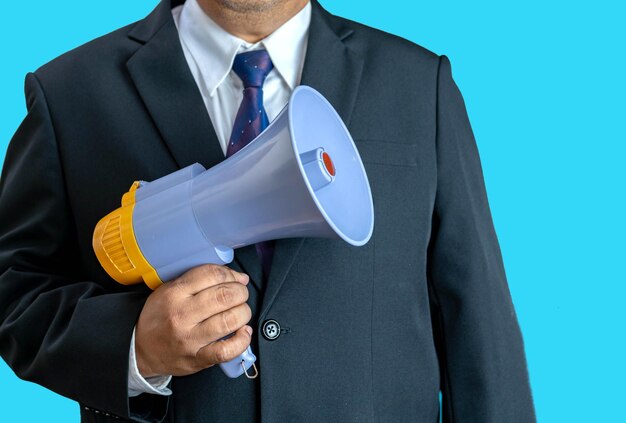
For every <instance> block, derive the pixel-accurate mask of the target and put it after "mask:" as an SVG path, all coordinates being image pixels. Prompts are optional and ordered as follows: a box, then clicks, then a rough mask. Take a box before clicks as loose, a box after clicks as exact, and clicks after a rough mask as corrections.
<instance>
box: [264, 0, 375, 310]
mask: <svg viewBox="0 0 626 423" xmlns="http://www.w3.org/2000/svg"><path fill="white" fill-rule="evenodd" d="M311 3H312V6H313V8H312V13H311V25H310V27H309V41H308V46H307V53H306V57H305V61H304V69H303V71H302V81H301V83H302V85H308V86H311V87H313V88H315V89H316V90H318V91H319V92H320V93H321V94H322V95H324V97H326V99H328V101H329V102H330V103H331V104H332V105H333V107H335V109H336V110H337V112H338V113H339V115H340V116H341V118H342V119H343V121H344V122H345V123H346V126H348V125H349V122H350V116H351V113H352V109H353V108H354V103H355V100H356V95H357V92H358V87H359V82H360V79H361V72H362V69H363V60H362V59H361V57H360V56H358V55H357V54H356V53H355V52H353V51H352V50H350V49H349V48H348V47H346V45H345V44H344V43H343V40H344V39H346V38H347V37H349V36H350V35H351V34H352V32H353V31H352V30H351V29H347V28H341V27H335V21H334V20H333V17H332V16H331V15H330V14H329V13H328V12H326V11H325V10H324V9H323V8H322V7H321V6H320V5H319V3H317V1H315V0H313V1H312V2H311ZM303 244H305V242H304V239H303V238H290V239H279V240H277V241H276V246H275V252H274V259H273V262H272V268H271V271H270V274H269V277H268V281H267V286H266V287H265V294H264V297H263V305H262V311H261V314H260V317H259V319H260V320H262V319H264V318H265V316H266V314H267V312H268V310H269V308H270V307H271V306H272V304H273V303H274V300H275V299H276V297H277V294H278V292H279V291H280V288H281V287H282V285H283V283H284V282H285V279H286V278H287V275H288V273H289V270H290V269H291V267H292V266H293V264H294V263H295V262H296V260H297V259H298V258H299V257H298V255H299V253H301V251H302V250H303V248H302V247H303ZM302 259H306V257H304V258H302Z"/></svg>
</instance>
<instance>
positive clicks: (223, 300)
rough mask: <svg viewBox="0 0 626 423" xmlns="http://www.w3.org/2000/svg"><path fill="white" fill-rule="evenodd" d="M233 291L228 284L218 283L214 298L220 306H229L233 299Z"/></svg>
mask: <svg viewBox="0 0 626 423" xmlns="http://www.w3.org/2000/svg"><path fill="white" fill-rule="evenodd" d="M235 296H236V294H235V292H234V290H233V289H232V288H231V287H229V286H228V285H220V286H218V287H217V290H216V292H215V300H216V301H217V303H218V304H220V305H222V306H230V305H231V304H232V303H233V301H234V300H235Z"/></svg>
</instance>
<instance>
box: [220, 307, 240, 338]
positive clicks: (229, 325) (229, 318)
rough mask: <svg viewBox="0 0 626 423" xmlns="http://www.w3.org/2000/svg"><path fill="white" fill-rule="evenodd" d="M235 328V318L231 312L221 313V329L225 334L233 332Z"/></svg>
mask: <svg viewBox="0 0 626 423" xmlns="http://www.w3.org/2000/svg"><path fill="white" fill-rule="evenodd" d="M236 327H237V316H236V315H235V313H233V312H231V311H226V312H224V313H222V329H223V331H224V332H226V333H230V332H233V330H234V329H235V328H236Z"/></svg>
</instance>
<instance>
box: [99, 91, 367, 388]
mask: <svg viewBox="0 0 626 423" xmlns="http://www.w3.org/2000/svg"><path fill="white" fill-rule="evenodd" d="M373 227H374V206H373V202H372V194H371V191H370V186H369V183H368V180H367V175H366V174H365V169H364V168H363V164H362V162H361V158H360V156H359V153H358V151H357V149H356V146H355V145H354V142H353V141H352V138H351V136H350V134H349V132H348V130H347V129H346V127H345V125H344V124H343V122H342V121H341V118H340V117H339V115H338V114H337V112H336V111H335V110H334V109H333V107H332V106H331V105H330V103H329V102H328V101H327V100H326V99H325V98H324V97H323V96H322V95H321V94H320V93H318V92H317V91H315V90H314V89H312V88H310V87H306V86H300V87H297V88H296V89H295V90H294V91H293V93H292V94H291V97H290V99H289V104H288V105H287V106H285V108H284V109H283V110H282V111H281V113H280V114H279V115H278V116H277V117H276V119H274V121H272V123H271V124H270V125H269V126H268V127H267V128H266V129H265V130H264V131H263V132H262V133H261V134H260V135H259V136H258V137H257V138H255V139H254V140H252V141H251V142H250V143H249V144H248V145H246V146H245V147H244V148H243V149H241V150H240V151H239V152H238V153H236V154H234V155H233V156H231V157H229V158H228V159H226V160H224V161H223V162H221V163H219V164H218V165H216V166H214V167H212V168H211V169H208V170H206V169H205V168H204V167H202V166H201V165H200V164H198V163H196V164H194V165H191V166H188V167H186V168H184V169H181V170H179V171H176V172H174V173H171V174H169V175H167V176H164V177H162V178H160V179H157V180H156V181H153V182H144V181H136V182H135V183H133V185H132V186H131V189H130V190H129V191H128V192H127V193H126V194H124V196H123V197H122V207H120V208H118V209H117V210H114V211H113V212H111V213H109V214H108V215H107V216H105V217H104V218H103V219H101V220H100V222H98V224H97V226H96V229H95V231H94V237H93V247H94V251H95V253H96V256H97V257H98V260H99V261H100V263H101V264H102V266H103V267H104V269H105V270H106V271H107V273H108V274H109V275H110V276H111V277H112V278H113V279H115V280H116V281H118V282H120V283H122V284H134V283H139V282H141V281H142V280H143V281H144V282H145V283H146V284H147V285H148V286H150V287H151V288H152V289H156V288H158V287H159V286H161V285H162V284H163V282H164V281H172V280H176V279H177V278H178V277H179V276H180V275H181V274H183V273H185V272H186V271H188V270H189V269H192V268H194V267H197V266H200V265H203V264H207V263H213V264H218V265H224V264H227V263H230V262H231V261H232V260H233V257H234V251H233V250H234V249H236V248H240V247H244V246H247V245H251V244H256V243H258V242H261V241H268V240H275V239H281V238H298V237H319V238H335V239H343V240H344V241H346V242H348V243H349V244H351V245H354V246H361V245H364V244H365V243H366V242H367V241H368V240H369V239H370V237H371V235H372V231H373ZM270 278H271V275H270ZM209 289H210V288H209ZM159 296H160V295H159ZM155 318H156V317H155ZM153 324H155V325H158V324H160V323H153ZM236 336H237V334H235V336H234V337H232V338H230V339H228V340H224V341H223V342H224V343H228V342H230V341H232V340H233V338H236ZM255 360H256V357H255V356H254V354H252V351H251V350H250V348H248V349H246V351H245V352H244V353H243V354H242V355H241V356H239V357H237V358H236V359H234V360H231V361H230V362H227V363H221V364H220V366H221V368H222V370H223V371H224V372H225V373H226V375H227V376H229V377H238V376H240V375H241V374H243V373H246V375H248V369H249V368H250V367H251V366H252V365H253V364H254V361H255ZM248 376H249V375H248Z"/></svg>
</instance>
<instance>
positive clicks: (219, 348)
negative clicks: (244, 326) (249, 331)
mask: <svg viewBox="0 0 626 423" xmlns="http://www.w3.org/2000/svg"><path fill="white" fill-rule="evenodd" d="M232 350H233V349H232V347H231V346H230V343H227V342H219V343H218V344H217V345H216V349H215V358H216V359H217V361H218V362H219V363H223V362H224V361H228V360H230V359H231V358H233V356H234V355H233V353H232Z"/></svg>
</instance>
